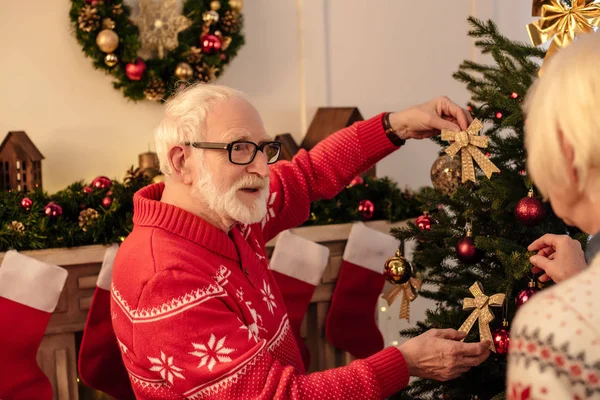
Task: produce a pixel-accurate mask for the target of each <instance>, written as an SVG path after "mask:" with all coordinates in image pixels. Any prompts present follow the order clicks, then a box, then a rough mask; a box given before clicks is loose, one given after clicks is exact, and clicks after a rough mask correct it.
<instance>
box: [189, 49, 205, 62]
mask: <svg viewBox="0 0 600 400" xmlns="http://www.w3.org/2000/svg"><path fill="white" fill-rule="evenodd" d="M203 56H204V55H203V54H202V49H201V48H199V47H195V46H192V47H190V49H189V50H188V51H187V52H186V53H185V57H186V59H187V61H188V62H189V63H190V64H198V63H199V62H200V61H202V57H203Z"/></svg>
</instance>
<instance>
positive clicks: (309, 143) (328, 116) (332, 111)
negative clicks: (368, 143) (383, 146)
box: [275, 107, 376, 177]
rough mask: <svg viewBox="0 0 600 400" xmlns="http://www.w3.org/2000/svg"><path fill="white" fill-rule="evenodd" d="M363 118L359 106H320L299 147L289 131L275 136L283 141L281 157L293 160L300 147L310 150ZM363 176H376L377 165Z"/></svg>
mask: <svg viewBox="0 0 600 400" xmlns="http://www.w3.org/2000/svg"><path fill="white" fill-rule="evenodd" d="M362 120H363V117H362V115H361V114H360V111H359V110H358V108H357V107H320V108H319V109H317V112H316V114H315V116H314V118H313V120H312V122H311V123H310V126H309V127H308V132H307V133H306V136H305V137H304V140H302V144H301V145H300V146H299V147H298V146H297V145H296V142H295V141H294V139H293V138H292V136H291V135H290V134H289V133H286V134H282V135H278V136H276V137H275V140H278V141H280V142H281V147H282V150H281V153H282V154H281V159H284V160H291V159H292V157H293V156H294V155H295V154H296V153H297V152H298V150H299V149H300V148H303V149H306V150H310V149H312V148H313V147H314V146H316V145H317V143H319V142H320V141H321V140H323V139H325V138H326V137H327V136H329V135H331V134H332V133H335V132H337V131H339V130H340V129H343V128H346V127H348V126H350V125H352V124H353V123H355V122H359V121H362ZM362 176H371V177H375V176H376V170H375V166H373V168H371V169H369V170H368V171H367V172H365V173H364V174H362Z"/></svg>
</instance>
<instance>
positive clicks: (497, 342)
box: [492, 320, 510, 354]
mask: <svg viewBox="0 0 600 400" xmlns="http://www.w3.org/2000/svg"><path fill="white" fill-rule="evenodd" d="M502 326H503V327H502V328H498V329H496V330H495V331H494V332H492V339H493V341H494V346H495V347H496V353H498V354H507V353H508V346H509V345H510V334H509V333H508V331H507V330H506V327H507V326H508V322H507V321H506V320H504V322H503V323H502Z"/></svg>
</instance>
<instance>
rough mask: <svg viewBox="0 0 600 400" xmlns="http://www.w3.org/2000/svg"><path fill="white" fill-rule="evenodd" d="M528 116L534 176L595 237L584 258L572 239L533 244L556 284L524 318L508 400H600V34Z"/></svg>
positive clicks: (562, 61) (564, 63)
mask: <svg viewBox="0 0 600 400" xmlns="http://www.w3.org/2000/svg"><path fill="white" fill-rule="evenodd" d="M525 112H526V118H527V124H526V127H525V146H526V148H527V152H528V159H527V167H528V171H529V174H530V176H531V178H532V179H533V181H534V183H535V184H536V186H537V188H538V189H539V190H540V192H541V193H542V194H543V195H544V197H545V198H546V199H549V200H550V203H551V204H552V208H553V209H554V211H555V213H556V214H557V215H558V216H559V217H560V218H562V219H563V220H564V221H565V222H566V223H567V224H569V225H573V226H577V227H578V228H580V229H581V230H582V231H584V232H586V233H588V234H589V235H594V236H593V237H592V239H591V240H590V242H589V244H588V246H587V248H586V252H585V255H584V253H583V251H582V250H581V246H580V245H579V243H578V242H576V241H574V240H572V239H570V238H569V237H568V236H564V235H563V236H560V235H545V236H543V237H541V238H540V239H538V240H536V241H535V242H533V243H532V244H531V245H530V246H529V250H530V251H537V254H536V255H534V256H533V257H532V258H531V263H532V264H533V266H534V267H533V272H535V273H539V272H543V274H542V276H541V277H540V280H541V281H549V280H553V281H554V282H556V283H558V284H557V285H554V286H553V287H551V288H548V289H546V290H544V291H542V292H541V293H538V294H536V295H535V296H533V297H532V298H531V300H529V301H528V302H527V303H526V304H525V305H524V306H522V308H521V309H520V310H519V311H518V312H517V316H516V317H515V320H514V322H513V325H512V330H511V344H510V350H509V361H508V378H507V379H508V382H507V383H508V387H507V397H508V398H509V399H515V400H516V399H530V398H531V399H584V398H586V399H587V398H598V399H600V291H599V290H597V287H598V286H599V285H598V284H599V283H600V256H598V255H599V254H600V234H599V232H600V35H598V34H587V35H582V36H581V37H579V38H578V39H577V40H576V41H575V42H573V43H572V44H570V45H569V46H568V47H567V48H565V49H563V50H561V51H560V52H559V53H557V54H556V55H554V56H553V57H552V58H551V59H550V60H549V61H548V62H547V65H545V66H544V74H543V75H542V76H541V77H540V78H539V79H538V80H537V81H536V82H535V84H534V85H533V86H532V87H531V89H530V92H529V93H528V96H527V100H526V105H525ZM586 263H587V266H586Z"/></svg>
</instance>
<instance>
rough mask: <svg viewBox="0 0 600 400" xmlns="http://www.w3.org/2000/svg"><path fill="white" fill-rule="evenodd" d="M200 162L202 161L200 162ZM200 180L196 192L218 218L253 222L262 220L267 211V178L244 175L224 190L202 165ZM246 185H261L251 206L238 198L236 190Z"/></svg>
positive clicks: (244, 222)
mask: <svg viewBox="0 0 600 400" xmlns="http://www.w3.org/2000/svg"><path fill="white" fill-rule="evenodd" d="M201 163H202V162H201ZM199 174H200V177H201V178H200V180H199V181H198V182H197V183H196V187H195V191H196V194H197V195H199V196H201V197H202V198H204V199H205V200H206V202H207V203H208V207H209V209H210V210H211V211H212V212H214V213H216V214H217V215H218V216H219V217H220V218H223V217H226V218H229V219H232V220H234V221H236V222H240V223H242V224H255V223H257V222H260V221H262V219H263V218H264V217H265V215H266V213H267V197H268V195H269V178H265V179H263V178H259V177H257V176H253V175H246V176H244V177H243V178H242V179H240V180H238V181H237V182H235V183H234V184H233V186H232V187H231V188H229V190H226V189H224V188H222V187H220V186H219V185H217V184H215V182H214V181H213V179H212V174H211V173H210V172H209V170H208V168H206V167H205V166H202V167H201V168H200V171H199ZM247 187H262V188H261V189H259V197H258V198H257V199H256V200H255V201H254V204H252V206H251V207H247V206H246V205H245V204H244V203H243V202H242V201H241V200H239V199H238V197H237V195H238V190H240V189H242V188H247Z"/></svg>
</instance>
